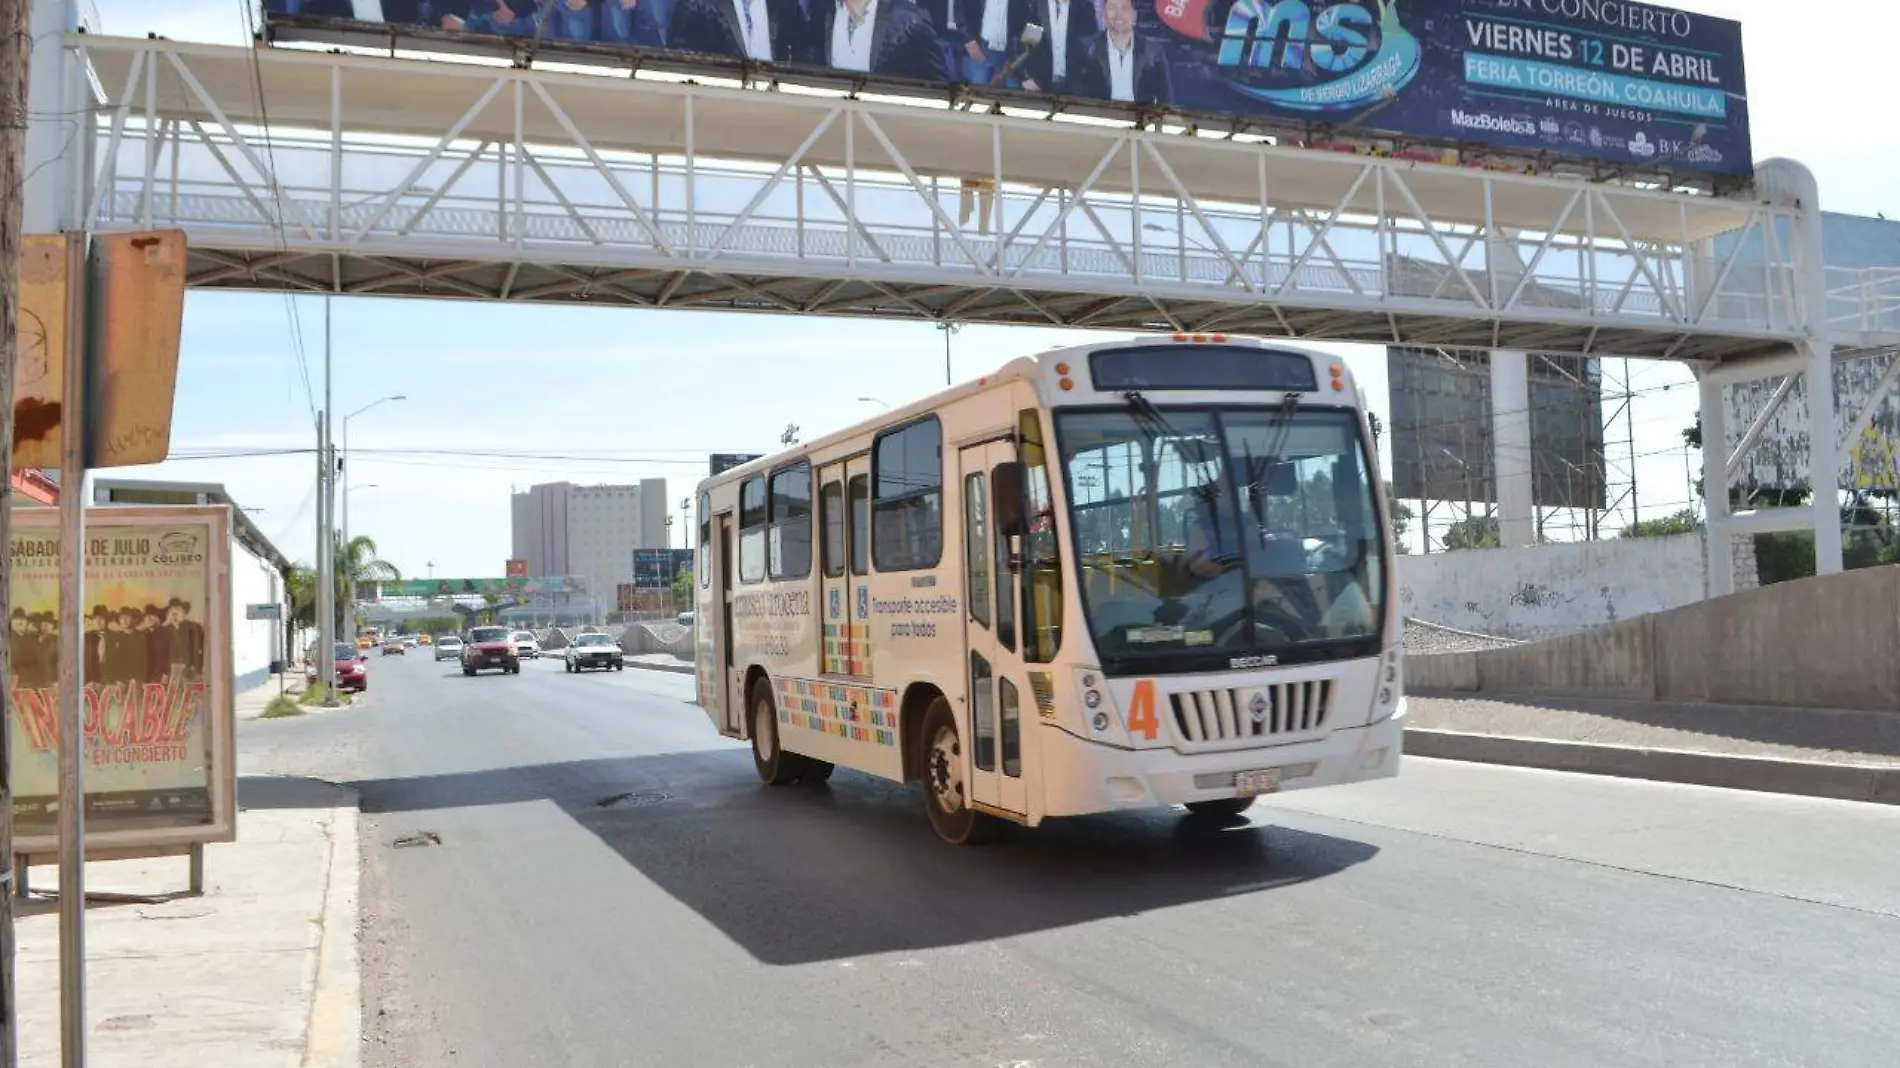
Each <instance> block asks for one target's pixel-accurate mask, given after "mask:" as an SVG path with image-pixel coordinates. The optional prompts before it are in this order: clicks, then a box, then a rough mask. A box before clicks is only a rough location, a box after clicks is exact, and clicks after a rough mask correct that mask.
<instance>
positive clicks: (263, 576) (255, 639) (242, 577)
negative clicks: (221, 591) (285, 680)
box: [231, 539, 290, 693]
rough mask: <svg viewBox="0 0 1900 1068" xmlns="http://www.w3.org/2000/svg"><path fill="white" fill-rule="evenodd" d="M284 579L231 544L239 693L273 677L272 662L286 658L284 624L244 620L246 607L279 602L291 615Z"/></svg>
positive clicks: (233, 640) (233, 643)
mask: <svg viewBox="0 0 1900 1068" xmlns="http://www.w3.org/2000/svg"><path fill="white" fill-rule="evenodd" d="M287 600H288V599H287V598H286V597H285V596H284V579H283V576H282V575H280V574H278V573H277V569H276V568H275V567H272V566H271V565H270V564H269V563H268V562H266V561H265V560H264V559H262V558H261V557H258V556H254V555H252V553H251V551H250V550H249V549H246V548H245V547H244V546H243V545H241V544H239V543H238V542H237V541H236V540H235V539H234V540H233V541H232V542H231V674H232V675H233V676H234V678H235V682H234V685H235V687H236V691H235V692H237V693H243V692H244V691H245V690H248V689H250V688H251V687H253V686H256V685H258V684H259V683H261V682H263V681H264V680H265V679H267V678H268V677H269V676H270V665H271V661H273V660H276V659H278V658H279V657H280V656H282V655H283V643H284V629H283V623H282V622H281V621H280V620H275V619H259V620H249V619H245V618H244V606H245V605H247V604H263V603H264V602H265V601H276V602H278V603H279V604H282V605H283V606H284V607H283V608H282V609H280V611H282V612H284V613H286V614H288V613H289V611H290V605H289V604H287V603H286V601H287Z"/></svg>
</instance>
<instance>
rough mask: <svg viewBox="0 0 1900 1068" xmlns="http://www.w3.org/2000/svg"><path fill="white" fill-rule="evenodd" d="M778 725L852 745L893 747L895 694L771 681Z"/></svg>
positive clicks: (797, 681) (831, 684) (827, 684)
mask: <svg viewBox="0 0 1900 1068" xmlns="http://www.w3.org/2000/svg"><path fill="white" fill-rule="evenodd" d="M773 688H774V689H775V690H776V691H777V694H778V721H779V723H781V724H783V725H785V726H792V727H803V728H805V729H806V730H813V731H818V732H820V733H821V734H833V735H836V736H838V737H840V738H849V739H851V740H852V741H854V742H871V743H874V744H876V745H892V746H894V745H896V744H897V723H898V709H897V691H896V690H874V689H872V688H870V687H869V686H846V685H841V684H839V683H835V682H816V681H812V680H809V679H774V680H773Z"/></svg>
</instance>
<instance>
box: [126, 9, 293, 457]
mask: <svg viewBox="0 0 1900 1068" xmlns="http://www.w3.org/2000/svg"><path fill="white" fill-rule="evenodd" d="M237 5H238V10H239V11H241V12H243V14H244V31H245V33H247V34H249V35H250V37H251V41H252V46H251V48H250V58H251V87H252V92H253V93H254V94H255V95H256V97H257V115H258V119H259V122H260V123H261V126H262V131H263V134H264V158H265V159H266V160H268V161H269V163H270V173H269V174H267V175H265V176H264V177H265V179H266V180H268V181H269V182H270V193H271V200H272V202H273V203H275V204H276V205H277V220H276V222H277V225H276V226H275V227H273V228H272V233H274V234H275V235H276V237H277V250H278V251H279V252H288V251H290V243H289V241H288V240H286V239H285V237H284V217H285V211H284V195H283V191H282V187H281V186H280V185H279V184H278V182H277V145H276V138H274V137H272V136H271V131H270V106H269V104H268V103H267V102H266V101H265V99H264V63H263V60H262V59H261V58H260V57H259V56H258V50H257V19H256V16H255V14H254V13H253V12H252V10H251V7H252V5H251V0H237ZM145 135H146V136H147V137H151V136H154V134H153V131H151V130H147V131H145ZM284 311H285V313H286V314H287V315H288V316H289V319H290V346H291V353H292V355H294V356H295V357H296V360H297V370H298V373H299V375H300V376H301V378H302V380H303V395H304V402H305V403H306V404H307V405H308V406H309V408H310V419H311V421H312V422H315V421H316V418H317V392H316V389H315V387H313V386H312V385H311V383H310V360H309V357H308V356H306V355H305V353H304V347H303V318H302V316H300V315H299V314H298V313H297V298H295V297H293V296H291V295H290V294H289V293H285V294H284Z"/></svg>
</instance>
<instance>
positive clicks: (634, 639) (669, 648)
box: [620, 621, 693, 660]
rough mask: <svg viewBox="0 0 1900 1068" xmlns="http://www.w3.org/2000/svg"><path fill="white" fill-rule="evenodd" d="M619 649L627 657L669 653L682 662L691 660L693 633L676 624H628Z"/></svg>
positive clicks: (689, 629) (688, 628) (690, 629)
mask: <svg viewBox="0 0 1900 1068" xmlns="http://www.w3.org/2000/svg"><path fill="white" fill-rule="evenodd" d="M620 648H621V649H623V650H625V651H626V652H627V653H628V655H631V656H638V655H640V654H642V653H671V654H673V655H674V656H677V657H680V658H681V659H684V660H691V659H692V658H693V631H692V628H690V627H682V626H680V625H679V624H678V623H673V622H668V621H661V622H658V623H629V624H627V630H626V633H624V634H622V635H621V636H620Z"/></svg>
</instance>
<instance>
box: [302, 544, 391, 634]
mask: <svg viewBox="0 0 1900 1068" xmlns="http://www.w3.org/2000/svg"><path fill="white" fill-rule="evenodd" d="M400 581H402V572H401V571H400V570H398V569H397V568H396V565H395V564H392V563H390V562H388V561H387V560H384V559H382V558H381V557H379V556H377V555H376V539H374V538H371V537H370V536H369V535H367V534H359V535H357V536H356V537H354V538H351V539H350V541H349V544H348V545H345V544H344V543H343V539H342V538H338V539H337V543H336V620H335V624H336V627H337V628H338V633H339V636H340V637H343V638H345V639H347V638H348V637H349V635H344V634H342V633H341V630H342V627H343V608H344V606H345V605H346V604H348V603H349V598H350V595H351V594H352V593H353V592H354V591H356V590H357V589H358V588H359V586H360V585H361V584H363V583H377V582H400ZM285 586H286V588H287V589H288V590H289V592H290V617H291V621H292V622H294V623H296V624H297V625H299V626H304V627H315V626H316V625H317V592H318V591H317V587H318V579H317V569H316V568H314V567H311V566H309V565H307V564H293V565H292V566H291V569H290V577H289V578H288V579H287V580H286V582H285Z"/></svg>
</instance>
